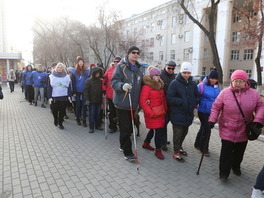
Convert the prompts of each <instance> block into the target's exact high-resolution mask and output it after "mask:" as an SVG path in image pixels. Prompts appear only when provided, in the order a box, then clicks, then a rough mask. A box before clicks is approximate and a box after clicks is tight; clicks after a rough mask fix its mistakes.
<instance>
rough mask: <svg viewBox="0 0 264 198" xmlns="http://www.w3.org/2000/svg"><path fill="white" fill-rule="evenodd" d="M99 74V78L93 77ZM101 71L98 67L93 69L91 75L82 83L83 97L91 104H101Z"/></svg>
mask: <svg viewBox="0 0 264 198" xmlns="http://www.w3.org/2000/svg"><path fill="white" fill-rule="evenodd" d="M97 73H99V74H100V75H99V77H95V75H96V74H97ZM102 76H103V72H102V69H101V68H99V67H95V68H93V70H92V75H91V77H90V78H88V79H87V80H86V81H85V83H84V88H83V95H84V98H85V99H86V100H88V101H89V102H91V103H96V104H101V103H102V98H103V90H102V79H101V78H102Z"/></svg>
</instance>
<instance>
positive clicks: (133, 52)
mask: <svg viewBox="0 0 264 198" xmlns="http://www.w3.org/2000/svg"><path fill="white" fill-rule="evenodd" d="M131 53H132V54H137V55H139V52H135V51H132V52H131Z"/></svg>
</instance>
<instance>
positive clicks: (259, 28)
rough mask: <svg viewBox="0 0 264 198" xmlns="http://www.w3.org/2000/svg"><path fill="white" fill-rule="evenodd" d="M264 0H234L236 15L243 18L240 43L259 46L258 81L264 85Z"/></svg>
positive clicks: (257, 57) (257, 58)
mask: <svg viewBox="0 0 264 198" xmlns="http://www.w3.org/2000/svg"><path fill="white" fill-rule="evenodd" d="M263 5H264V4H263V0H247V1H245V0H243V1H235V2H234V10H235V16H236V17H239V19H240V20H242V25H241V29H240V30H239V31H240V33H241V38H240V40H239V43H238V45H241V44H243V45H245V46H247V47H250V48H252V49H254V48H257V53H256V54H257V55H256V58H255V64H256V71H257V83H258V85H262V75H261V64H260V59H261V52H262V44H263V31H264V13H263V8H264V7H263Z"/></svg>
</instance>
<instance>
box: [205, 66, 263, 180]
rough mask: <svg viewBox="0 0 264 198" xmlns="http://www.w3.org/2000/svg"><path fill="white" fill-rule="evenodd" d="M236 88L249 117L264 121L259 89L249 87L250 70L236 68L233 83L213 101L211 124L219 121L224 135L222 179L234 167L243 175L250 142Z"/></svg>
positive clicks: (220, 132) (256, 121)
mask: <svg viewBox="0 0 264 198" xmlns="http://www.w3.org/2000/svg"><path fill="white" fill-rule="evenodd" d="M233 92H234V93H235V96H236V98H237V100H238V103H239V104H240V106H241V109H242V111H243V113H244V115H245V118H246V120H247V121H249V122H254V123H255V125H256V126H257V127H258V128H261V127H262V126H263V123H264V103H263V101H262V99H261V97H260V95H259V93H258V92H257V91H256V90H254V89H252V88H250V87H249V83H248V77H247V74H246V72H245V71H243V70H236V71H235V72H234V73H233V74H232V75H231V85H230V86H229V87H228V88H226V89H224V90H223V91H222V92H220V95H219V96H218V97H217V98H216V100H215V102H214V103H213V106H212V109H211V115H210V117H209V125H210V127H211V128H213V127H214V124H215V123H216V122H217V121H218V123H219V134H220V137H221V139H222V140H221V141H222V148H221V154H220V165H219V170H220V179H221V180H222V181H227V178H228V176H229V174H230V170H231V169H232V170H233V173H234V174H235V175H237V176H240V175H241V170H240V164H241V162H242V160H243V156H244V152H245V150H246V146H247V142H248V138H247V134H246V125H245V122H244V120H243V117H242V115H241V113H240V110H239V107H238V105H237V103H236V99H235V97H234V95H233ZM253 113H254V115H255V117H254V118H253V117H252V114H253ZM219 116H220V117H219ZM218 117H219V119H218Z"/></svg>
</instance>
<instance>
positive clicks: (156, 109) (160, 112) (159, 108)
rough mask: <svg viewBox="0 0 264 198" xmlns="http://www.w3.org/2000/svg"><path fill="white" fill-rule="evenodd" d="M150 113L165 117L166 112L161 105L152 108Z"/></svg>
mask: <svg viewBox="0 0 264 198" xmlns="http://www.w3.org/2000/svg"><path fill="white" fill-rule="evenodd" d="M152 111H154V113H155V114H156V116H160V115H165V114H166V111H165V108H164V106H163V105H160V106H155V107H152Z"/></svg>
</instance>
